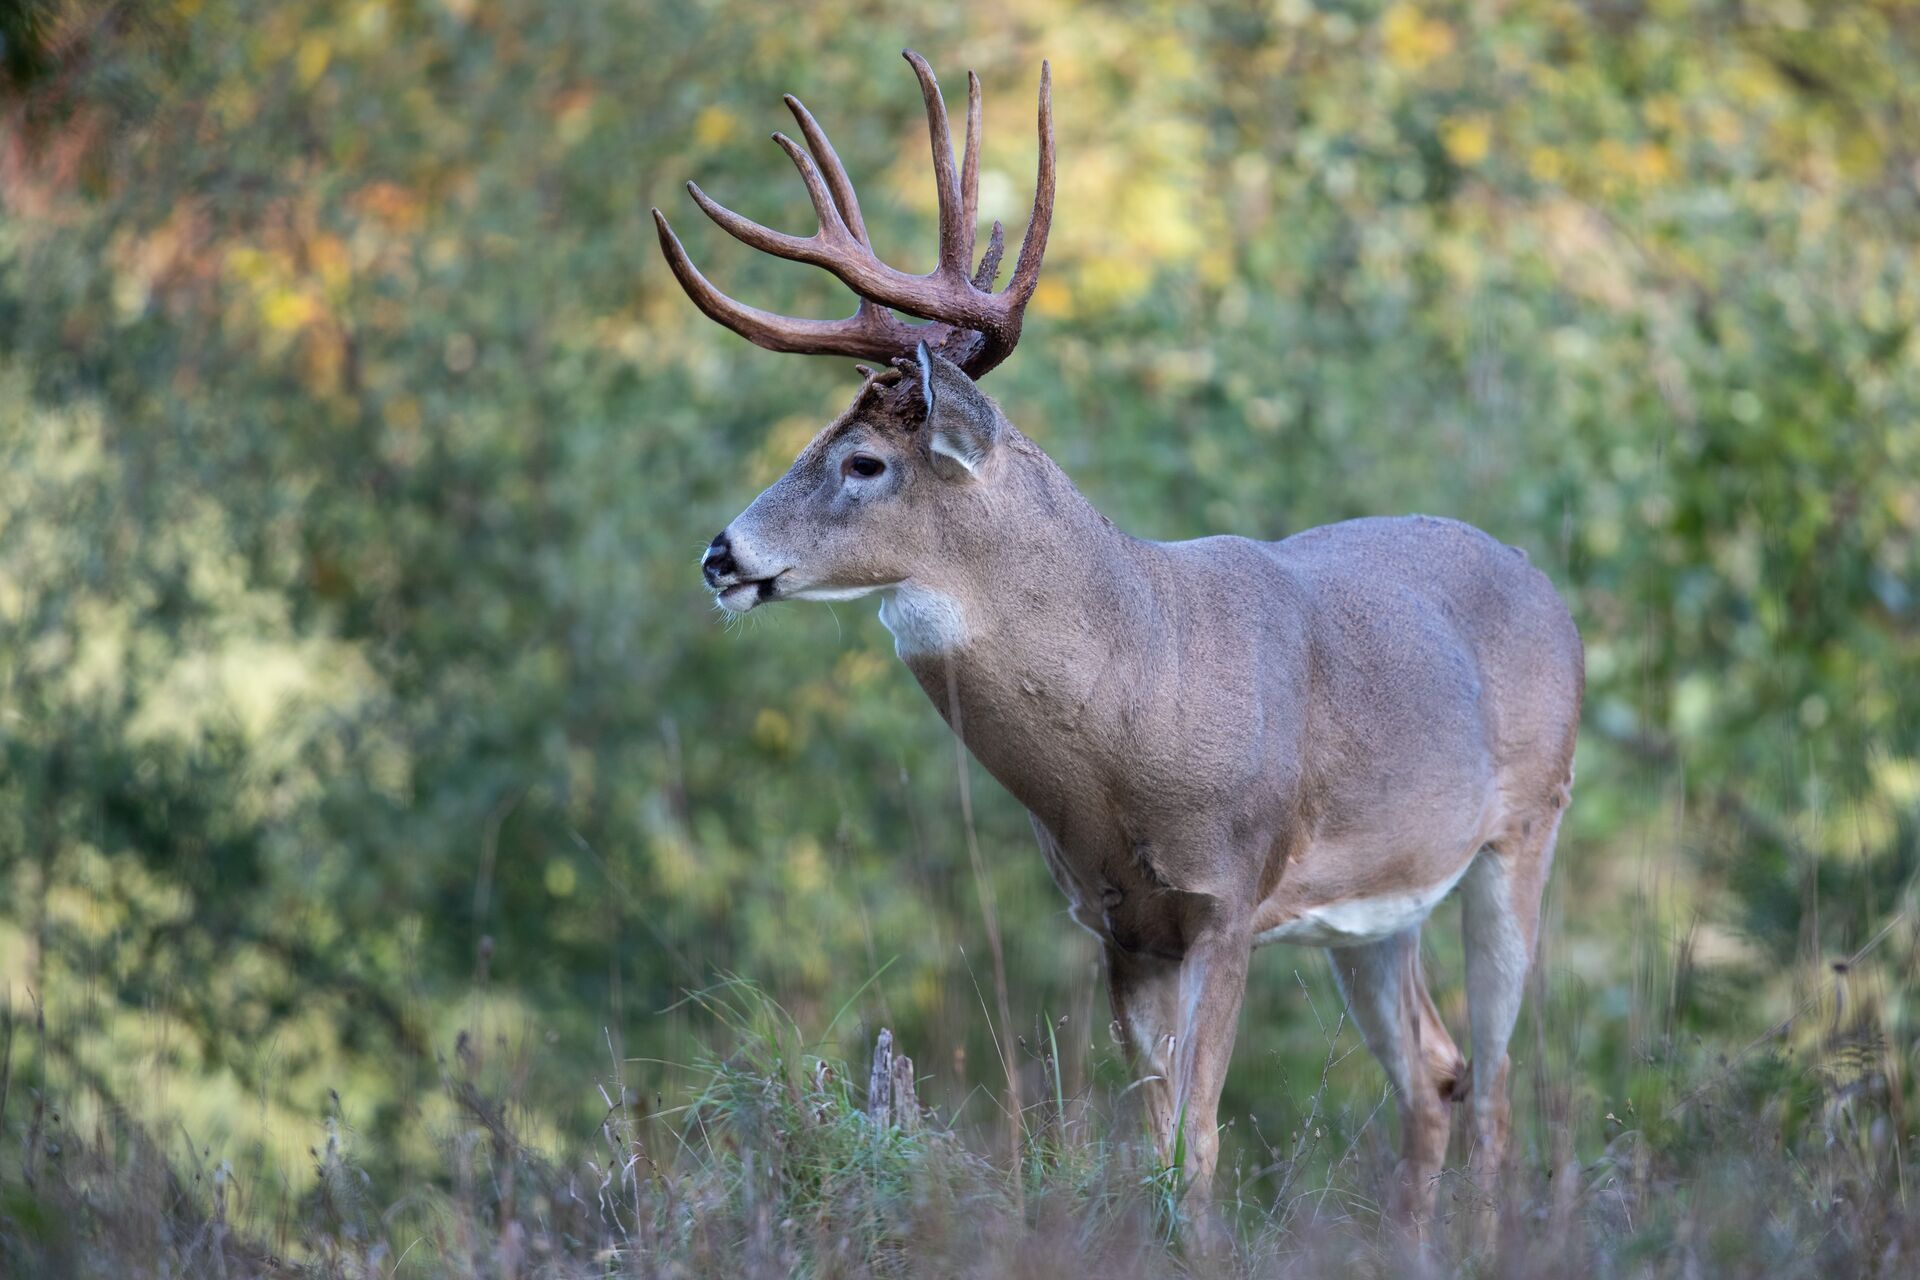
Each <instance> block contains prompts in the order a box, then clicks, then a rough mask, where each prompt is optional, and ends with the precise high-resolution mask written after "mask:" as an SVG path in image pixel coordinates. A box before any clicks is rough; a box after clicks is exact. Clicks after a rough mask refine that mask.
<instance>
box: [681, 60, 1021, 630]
mask: <svg viewBox="0 0 1920 1280" xmlns="http://www.w3.org/2000/svg"><path fill="white" fill-rule="evenodd" d="M904 56H905V57H906V59H907V61H908V63H909V64H911V65H912V67H913V70H914V74H915V75H916V76H917V77H918V78H919V81H920V92H921V96H922V98H923V99H924V100H925V103H926V111H927V130H928V133H929V134H930V135H931V138H932V144H933V170H934V181H935V184H936V188H937V190H938V193H939V207H940V256H939V262H938V265H936V266H935V267H934V269H933V270H932V271H931V272H929V273H928V274H926V275H924V276H916V275H910V274H907V273H905V272H902V271H899V270H896V269H895V268H893V267H890V266H888V265H887V264H885V263H883V262H881V261H880V259H879V258H878V257H876V256H875V254H874V252H873V249H872V246H871V243H870V241H869V239H868V236H867V229H866V223H865V221H864V220H863V219H862V217H861V215H860V202H859V200H858V198H857V197H856V196H855V195H854V191H853V183H852V182H851V180H849V179H848V177H847V171H846V168H845V166H843V165H842V164H841V163H840V157H839V156H838V155H837V154H835V152H834V150H833V145H832V144H831V143H830V142H828V141H827V137H826V134H825V133H824V132H823V131H822V130H821V128H820V126H819V124H818V122H816V121H815V120H814V118H813V115H812V114H811V113H810V112H809V111H808V110H807V109H806V107H804V106H802V105H801V103H800V101H799V99H797V98H795V97H793V96H792V95H788V96H787V98H786V103H787V107H788V109H789V110H791V111H792V112H793V116H794V119H795V120H796V121H797V122H798V123H799V125H800V132H801V134H802V136H803V137H805V139H806V142H807V146H806V148H804V149H803V148H802V147H801V146H800V145H799V144H797V143H795V142H794V141H793V140H792V139H791V138H789V137H787V136H786V135H785V134H781V133H776V134H774V135H773V138H774V141H775V142H777V143H779V144H780V146H781V148H782V149H783V150H785V151H786V153H787V155H788V156H789V157H791V158H792V160H793V163H794V165H795V167H796V168H798V169H799V171H800V177H801V180H802V181H803V182H804V183H805V184H806V188H807V194H808V196H809V198H810V199H811V200H812V203H813V211H814V215H815V217H816V219H817V221H818V224H819V225H818V229H817V230H816V231H815V232H814V234H813V235H811V236H804V237H803V236H792V235H787V234H784V233H782V232H778V231H774V230H771V229H770V228H767V227H763V226H761V225H760V224H758V223H756V222H753V221H750V220H749V219H746V218H743V217H741V216H740V215H739V214H736V213H734V212H732V211H731V210H729V209H726V208H724V207H723V206H721V205H719V204H717V203H715V202H714V201H713V200H712V199H710V198H709V197H708V196H707V195H706V193H704V192H703V191H701V190H700V188H699V187H698V186H697V185H695V184H694V183H691V182H689V183H688V184H687V190H688V192H689V193H690V194H691V195H692V196H693V199H694V202H695V203H696V204H698V205H699V206H700V208H701V209H702V210H703V211H704V212H705V213H706V214H707V216H708V217H710V218H712V219H713V220H714V221H715V222H716V223H718V224H719V225H720V226H721V228H722V229H724V230H726V231H727V232H729V233H730V234H732V235H733V236H734V237H736V238H737V239H739V240H741V241H743V242H745V243H746V244H749V245H752V246H753V247H754V248H756V249H760V250H762V251H764V252H766V253H770V254H773V255H775V256H777V257H782V258H788V259H791V260H793V261H796V262H807V263H812V264H814V265H815V266H820V267H824V268H826V269H827V270H828V271H830V272H832V273H833V274H834V275H835V276H837V277H838V278H839V279H840V280H842V281H843V282H845V283H846V285H847V286H848V287H849V288H851V289H852V290H853V291H854V293H855V294H856V295H858V297H859V299H860V302H859V306H858V308H857V309H856V310H855V311H854V313H853V315H851V316H848V317H847V318H845V319H843V320H804V319H795V318H792V317H788V316H779V315H774V314H772V313H770V312H766V311H762V310H760V309H758V308H755V307H750V306H747V305H746V304H744V303H741V302H737V301H735V300H734V299H732V298H730V297H728V296H727V295H725V294H723V293H721V292H720V291H719V290H717V289H715V288H714V287H713V285H712V284H710V283H709V282H708V281H707V278H706V277H705V276H703V275H702V274H701V273H700V271H699V269H698V268H696V267H695V266H694V265H693V263H692V261H691V260H690V259H689V258H688V257H687V253H686V250H685V249H684V248H683V247H682V246H681V244H680V240H679V238H678V237H677V236H675V235H674V233H673V229H672V228H671V227H670V226H669V225H668V224H667V220H666V218H665V217H664V216H663V215H662V214H661V212H660V211H659V210H658V209H655V210H654V211H653V216H654V222H655V224H656V226H657V228H658V230H659V233H660V247H661V249H662V251H663V252H664V253H665V254H666V257H667V262H668V264H669V265H670V266H671V267H672V268H673V273H674V275H675V276H676V277H677V278H678V279H679V281H680V284H681V287H682V288H684V289H685V290H686V292H687V296H688V297H690V298H692V299H693V301H694V304H695V305H696V306H698V307H699V308H700V309H701V310H702V311H704V312H705V313H706V314H707V315H708V316H709V317H711V318H712V319H714V320H716V321H718V322H719V323H721V324H723V325H725V326H726V327H727V328H729V329H731V330H733V331H734V332H735V333H738V334H740V335H741V336H742V337H744V338H746V339H748V340H749V341H751V342H754V343H756V344H758V345H760V346H762V347H766V348H768V349H769V350H773V351H791V352H800V353H806V354H825V355H844V356H861V357H866V358H870V359H873V360H876V361H879V362H882V364H881V368H880V369H879V370H877V371H876V370H875V369H872V368H869V367H868V366H865V365H861V366H859V368H860V370H861V372H862V373H863V374H864V375H865V381H864V382H863V383H862V385H861V388H860V390H859V392H858V393H857V394H856V395H855V396H854V399H853V402H852V404H850V405H849V406H848V408H847V410H846V411H845V412H844V413H842V414H841V415H840V416H839V417H838V418H836V419H835V420H834V421H833V422H831V423H829V424H828V425H827V426H826V427H825V428H824V429H823V430H822V431H821V432H820V433H819V434H818V435H817V436H816V437H815V438H814V439H813V441H812V442H811V443H810V444H808V445H807V447H806V448H805V449H803V450H802V451H801V453H800V456H799V457H798V458H796V459H795V460H794V463H793V466H792V467H791V468H790V469H789V470H788V472H787V473H786V475H784V476H783V477H781V479H780V480H779V481H778V482H777V483H775V484H774V485H773V486H772V487H771V488H769V489H768V490H767V491H766V492H765V493H762V494H761V495H760V496H759V497H758V498H756V499H755V500H754V502H753V504H752V505H751V506H749V507H748V508H747V509H746V510H745V511H744V512H742V513H741V514H740V515H739V516H738V517H737V518H735V519H734V520H733V522H732V523H730V524H729V525H728V526H727V528H726V529H725V530H724V531H723V532H722V533H721V534H720V535H719V536H718V537H716V538H715V539H714V540H713V542H712V544H711V545H710V546H709V547H708V549H707V553H706V556H705V558H704V560H703V563H702V570H703V572H704V574H705V577H706V581H707V584H708V586H710V587H712V588H713V589H714V591H715V593H716V595H717V598H718V600H719V603H720V605H721V607H722V608H724V609H726V610H728V611H730V612H744V611H746V610H748V609H751V608H753V607H754V606H756V605H759V604H763V603H766V602H768V601H772V600H845V599H851V598H853V597H856V596H862V595H866V594H868V593H870V592H874V591H881V590H886V589H888V588H892V587H896V586H899V585H900V584H901V583H903V582H907V581H909V580H914V579H924V578H925V577H926V576H927V575H928V574H937V573H938V572H939V570H940V568H941V566H943V565H946V564H950V563H952V561H953V560H954V558H955V555H956V552H957V551H960V550H962V548H960V547H957V546H956V532H955V531H956V530H959V529H963V528H964V526H965V524H966V521H967V517H966V512H965V511H964V510H963V508H965V507H967V506H968V505H969V504H970V501H971V499H970V496H969V493H968V491H969V490H970V489H973V488H975V487H977V486H980V485H983V484H993V483H995V482H996V480H997V479H998V472H999V470H1000V468H999V467H998V466H997V465H996V464H997V461H998V455H999V454H1000V453H1002V452H1003V450H1001V449H1000V448H999V446H1000V445H1001V444H1002V443H1003V442H1004V441H1005V440H1007V439H1008V438H1009V437H1010V436H1011V435H1013V434H1016V433H1013V430H1012V428H1011V427H1010V426H1009V425H1008V424H1007V422H1006V420H1005V418H1003V417H1002V416H1001V414H1000V411H999V409H998V407H997V406H995V405H994V403H993V401H992V400H991V399H989V398H988V397H987V396H986V395H985V394H984V393H983V392H981V390H980V389H979V387H978V386H977V385H976V383H975V381H974V380H975V379H976V378H979V377H981V376H982V375H984V374H985V373H986V372H987V371H988V370H990V369H992V368H993V367H994V366H995V365H997V364H999V363H1000V362H1001V361H1002V360H1004V359H1006V357H1007V356H1008V355H1009V354H1010V353H1011V352H1012V351H1013V348H1014V344H1015V343H1016V342H1018V341H1019V338H1020V325H1021V320H1022V317H1023V315H1024V313H1025V311H1026V305H1027V301H1028V299H1030V298H1031V297H1032V296H1033V290H1034V286H1035V285H1036V284H1038V282H1039V279H1040V262H1041V259H1042V257H1043V256H1044V255H1045V253H1046V246H1047V232H1048V229H1049V227H1050V225H1051V223H1052V218H1053V190H1054V164H1053V115H1052V91H1051V72H1050V70H1049V68H1048V67H1047V65H1046V64H1045V63H1042V64H1041V72H1040V108H1039V134H1040V160H1039V176H1038V179H1037V181H1036V184H1035V192H1034V201H1033V212H1032V216H1031V218H1030V220H1029V221H1028V224H1027V232H1026V237H1025V239H1024V240H1023V241H1022V242H1021V246H1020V254H1019V257H1018V258H1017V259H1016V260H1015V263H1014V268H1013V274H1012V277H1011V278H1010V279H1009V281H1008V283H1007V285H1006V287H1005V288H1004V289H1000V290H998V291H995V290H994V288H993V284H994V280H995V278H996V277H997V276H998V274H999V270H1000V261H1001V256H1002V254H1003V252H1004V249H1005V232H1004V229H1003V228H1002V226H1001V224H1000V223H999V222H997V221H996V222H995V223H994V224H993V230H992V233H991V235H990V236H989V238H988V243H987V248H986V251H985V252H984V253H983V254H981V256H980V260H979V262H978V264H977V265H975V263H974V260H973V254H974V231H975V223H976V221H977V217H978V207H979V186H980V127H981V109H980V81H979V78H978V77H977V76H974V75H972V74H971V73H969V74H968V77H967V132H966V145H965V150H964V153H963V158H962V160H961V163H960V165H959V168H958V172H956V170H955V165H954V157H953V140H952V138H951V136H950V134H949V132H948V126H947V108H946V103H945V100H944V99H943V98H942V97H941V94H940V86H939V84H938V83H937V82H936V81H935V79H934V75H933V70H932V68H931V67H929V66H928V65H927V62H926V60H925V59H924V58H922V57H921V56H920V55H919V54H917V53H914V52H912V51H911V50H908V51H906V53H905V55H904ZM896 310H898V311H904V312H906V313H908V314H909V315H914V316H918V317H920V318H922V319H923V320H926V321H928V322H929V323H926V324H911V323H908V322H907V321H905V320H902V319H900V318H899V316H897V315H895V314H894V313H895V311H896ZM959 540H960V541H962V542H963V541H964V537H960V539H959Z"/></svg>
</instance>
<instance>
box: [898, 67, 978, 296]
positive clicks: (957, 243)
mask: <svg viewBox="0 0 1920 1280" xmlns="http://www.w3.org/2000/svg"><path fill="white" fill-rule="evenodd" d="M900 56H901V57H903V58H905V59H906V60H907V62H908V63H909V64H911V65H912V67H913V74H914V75H915V76H916V77H918V78H919V80H920V96H921V98H923V99H924V100H925V101H926V104H927V134H928V136H929V138H930V139H931V141H932V143H933V180H934V185H935V186H937V187H938V188H939V192H940V266H939V269H938V271H937V272H936V274H939V275H946V276H954V275H958V276H960V277H961V278H963V279H964V278H965V277H966V274H967V268H968V267H970V266H971V265H972V263H973V227H972V226H971V225H963V223H962V220H961V216H960V200H959V195H960V179H959V175H958V174H956V173H955V172H954V170H953V134H952V133H951V132H950V131H949V129H948V127H947V103H946V99H945V98H942V97H941V96H940V82H939V81H937V80H935V79H934V78H933V68H932V67H930V66H928V65H927V60H926V59H925V58H923V57H921V56H920V55H919V54H917V53H915V52H914V51H913V50H911V49H902V50H901V51H900ZM968 114H969V116H971V114H972V111H971V107H969V111H968Z"/></svg>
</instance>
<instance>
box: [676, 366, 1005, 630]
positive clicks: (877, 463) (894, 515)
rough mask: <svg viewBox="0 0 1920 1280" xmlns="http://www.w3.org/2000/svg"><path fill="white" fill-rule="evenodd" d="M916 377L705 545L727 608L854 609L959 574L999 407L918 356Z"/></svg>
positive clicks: (874, 400)
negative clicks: (972, 497) (829, 603)
mask: <svg viewBox="0 0 1920 1280" xmlns="http://www.w3.org/2000/svg"><path fill="white" fill-rule="evenodd" d="M917 355H918V360H919V370H918V380H917V382H909V383H907V384H903V385H901V386H899V387H896V388H892V389H891V390H890V391H880V390H879V389H878V388H875V387H872V386H869V387H868V388H867V389H864V390H863V391H862V393H861V395H860V396H859V397H858V398H856V399H855V401H854V404H853V406H852V407H851V408H850V409H849V410H848V411H847V412H846V413H845V414H843V415H842V416H841V417H840V418H839V419H838V420H836V421H835V422H833V423H832V424H831V425H829V426H828V427H827V428H826V429H825V430H823V431H821V433H820V434H819V435H818V436H816V437H814V439H813V441H812V442H811V443H810V444H808V445H807V447H806V448H805V449H803V450H801V452H800V456H799V457H798V458H796V459H794V463H793V466H792V467H790V468H789V469H788V471H787V473H786V474H785V475H784V476H782V477H781V478H780V479H779V480H778V481H777V482H776V483H775V484H774V485H773V486H772V487H771V488H769V489H767V491H766V492H764V493H762V494H761V495H760V496H759V497H758V498H755V499H754V500H753V503H752V505H750V506H749V507H748V508H747V509H746V510H745V511H743V512H741V513H740V514H739V515H738V516H736V517H734V519H733V521H732V522H731V523H730V524H728V525H727V527H726V529H724V530H723V531H722V532H721V533H720V535H719V536H718V537H716V538H715V539H714V540H713V542H712V543H711V544H710V545H709V546H708V548H707V552H706V556H705V558H704V559H703V560H702V562H701V572H702V574H703V575H704V576H705V578H706V582H707V585H708V586H709V587H710V588H712V589H713V591H714V595H715V599H716V600H717V601H718V603H719V605H720V607H721V608H723V609H725V610H727V611H728V612H729V613H745V612H746V611H747V610H749V609H752V608H754V607H755V606H756V605H761V604H765V603H767V602H769V601H772V600H851V599H855V598H856V597H859V596H864V595H868V594H870V593H872V592H875V591H885V590H888V589H890V588H895V587H899V586H901V585H902V584H905V583H909V582H918V583H922V584H924V583H926V582H927V581H929V580H931V581H934V582H940V581H944V580H946V579H948V578H950V577H951V576H952V572H951V569H952V561H953V549H954V547H955V544H956V542H963V541H965V539H964V537H959V538H956V537H955V536H954V534H955V533H957V532H959V530H958V529H957V525H959V524H961V523H963V522H966V521H968V520H970V519H977V516H972V515H969V513H968V512H967V511H965V510H963V509H962V508H963V506H965V505H967V504H966V503H965V501H964V499H965V495H966V492H967V491H968V490H970V489H972V488H973V487H974V486H978V485H981V484H986V483H990V482H991V477H990V475H989V474H988V473H989V468H988V466H987V464H988V462H989V461H990V460H991V457H992V454H993V449H994V445H995V443H996V441H997V440H998V439H999V438H1000V435H1001V431H1002V419H1001V418H1000V414H999V410H998V409H997V408H996V406H995V405H994V404H993V402H992V401H991V400H989V399H988V398H987V397H986V396H985V395H984V394H983V393H982V392H981V391H980V389H979V388H978V387H977V386H975V385H974V383H973V381H972V380H971V379H970V378H968V377H967V375H966V374H965V373H964V372H962V371H961V369H960V368H959V366H957V365H955V364H953V363H952V362H950V361H948V360H946V359H945V358H944V357H942V356H939V355H934V354H932V353H930V352H928V351H927V349H926V347H925V346H924V345H923V346H921V347H920V348H919V351H918V353H917Z"/></svg>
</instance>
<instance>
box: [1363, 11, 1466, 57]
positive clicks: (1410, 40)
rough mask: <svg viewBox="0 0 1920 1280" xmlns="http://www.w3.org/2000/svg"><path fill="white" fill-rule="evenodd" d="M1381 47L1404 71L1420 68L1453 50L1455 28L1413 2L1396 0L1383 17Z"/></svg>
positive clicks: (1381, 22) (1381, 21)
mask: <svg viewBox="0 0 1920 1280" xmlns="http://www.w3.org/2000/svg"><path fill="white" fill-rule="evenodd" d="M1380 41H1381V47H1382V48H1383V50H1384V51H1385V52H1386V55H1387V61H1388V62H1390V63H1392V64H1393V65H1394V66H1395V67H1396V68H1398V69H1399V70H1401V71H1418V70H1420V69H1421V68H1422V67H1425V66H1427V65H1428V64H1429V63H1432V62H1434V61H1436V60H1438V59H1440V58H1444V57H1446V56H1447V55H1448V54H1449V53H1452V52H1453V28H1452V27H1450V26H1448V25H1447V24H1446V23H1444V22H1442V21H1440V19H1438V18H1429V17H1428V16H1427V15H1426V14H1424V13H1421V12H1420V10H1419V9H1418V8H1416V7H1415V6H1413V5H1411V4H1396V5H1394V6H1393V7H1392V8H1391V9H1388V10H1387V12H1386V14H1385V15H1384V16H1383V17H1382V18H1381V19H1380Z"/></svg>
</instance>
